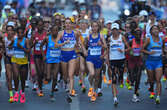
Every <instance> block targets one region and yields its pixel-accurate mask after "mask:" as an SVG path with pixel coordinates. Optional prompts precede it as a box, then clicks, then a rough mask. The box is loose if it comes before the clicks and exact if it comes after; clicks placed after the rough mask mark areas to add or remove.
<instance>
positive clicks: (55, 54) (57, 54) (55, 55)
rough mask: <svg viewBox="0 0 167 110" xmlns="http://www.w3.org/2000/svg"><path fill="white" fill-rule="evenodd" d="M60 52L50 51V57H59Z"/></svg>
mask: <svg viewBox="0 0 167 110" xmlns="http://www.w3.org/2000/svg"><path fill="white" fill-rule="evenodd" d="M60 54H61V51H60V50H50V56H51V57H60Z"/></svg>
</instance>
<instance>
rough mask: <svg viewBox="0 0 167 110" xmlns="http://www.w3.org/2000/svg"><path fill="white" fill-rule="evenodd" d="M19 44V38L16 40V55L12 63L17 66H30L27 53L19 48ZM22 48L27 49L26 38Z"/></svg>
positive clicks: (14, 54)
mask: <svg viewBox="0 0 167 110" xmlns="http://www.w3.org/2000/svg"><path fill="white" fill-rule="evenodd" d="M17 43H18V38H16V39H15V40H14V44H13V48H14V53H13V57H12V59H11V61H12V62H13V63H16V64H20V65H22V64H28V58H27V56H26V53H25V51H24V50H23V49H21V48H19V47H18V46H17ZM20 46H22V47H23V48H26V38H25V37H24V38H23V40H22V41H21V42H20Z"/></svg>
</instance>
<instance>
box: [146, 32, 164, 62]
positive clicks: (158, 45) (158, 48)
mask: <svg viewBox="0 0 167 110" xmlns="http://www.w3.org/2000/svg"><path fill="white" fill-rule="evenodd" d="M147 50H148V51H149V52H151V51H155V53H154V54H152V55H148V59H150V60H160V59H161V58H162V39H161V37H160V36H159V41H158V42H154V41H153V38H152V36H151V35H150V44H149V45H148V47H147Z"/></svg>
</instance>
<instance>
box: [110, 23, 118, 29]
mask: <svg viewBox="0 0 167 110" xmlns="http://www.w3.org/2000/svg"><path fill="white" fill-rule="evenodd" d="M111 29H119V24H118V23H113V24H112V25H111Z"/></svg>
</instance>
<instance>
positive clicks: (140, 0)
mask: <svg viewBox="0 0 167 110" xmlns="http://www.w3.org/2000/svg"><path fill="white" fill-rule="evenodd" d="M138 2H146V0H138Z"/></svg>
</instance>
